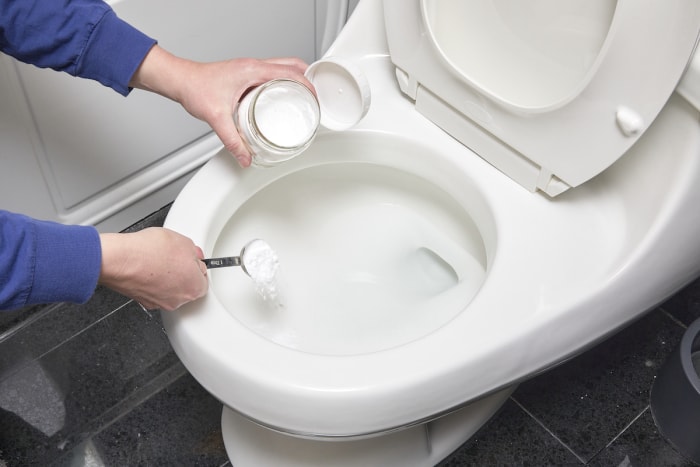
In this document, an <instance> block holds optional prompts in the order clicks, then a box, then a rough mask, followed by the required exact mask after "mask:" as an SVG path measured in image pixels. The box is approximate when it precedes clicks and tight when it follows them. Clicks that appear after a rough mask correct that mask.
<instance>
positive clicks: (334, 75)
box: [234, 58, 370, 167]
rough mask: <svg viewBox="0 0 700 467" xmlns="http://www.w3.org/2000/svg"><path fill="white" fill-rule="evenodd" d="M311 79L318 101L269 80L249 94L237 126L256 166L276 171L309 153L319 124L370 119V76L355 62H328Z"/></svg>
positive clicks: (312, 70) (295, 86) (333, 126)
mask: <svg viewBox="0 0 700 467" xmlns="http://www.w3.org/2000/svg"><path fill="white" fill-rule="evenodd" d="M306 76H307V77H308V79H309V81H311V82H312V83H313V85H314V88H315V89H316V93H317V95H318V98H317V97H316V96H315V95H314V94H313V93H312V92H311V90H309V89H308V88H307V87H306V86H304V85H303V84H301V83H299V82H297V81H293V80H289V79H276V80H272V81H268V82H267V83H265V84H262V85H260V86H258V87H256V88H254V89H252V90H251V91H250V92H249V93H248V94H246V95H245V96H244V97H243V99H241V101H240V103H239V104H238V108H237V109H236V111H235V112H234V122H235V123H236V127H237V128H238V131H239V133H240V134H241V137H242V138H243V141H244V142H245V144H246V145H247V146H248V149H249V150H250V152H251V155H252V163H253V165H254V166H257V167H272V166H275V165H277V164H279V163H281V162H284V161H287V160H289V159H291V158H293V157H295V156H297V155H299V154H301V153H302V152H304V150H306V149H307V148H308V147H309V146H310V145H311V143H312V142H313V140H314V138H315V136H316V133H317V130H318V128H319V126H323V127H325V128H327V129H330V130H344V129H347V128H350V127H352V126H354V125H355V124H357V123H358V122H359V121H360V120H361V119H362V117H364V116H365V114H366V113H367V110H368V109H369V104H370V92H369V84H368V83H367V78H366V77H365V76H364V75H363V74H362V72H361V71H360V70H359V69H357V68H356V67H355V66H354V65H353V64H352V63H348V62H346V61H341V60H339V59H334V58H326V59H323V60H319V61H317V62H315V63H313V64H311V65H310V66H309V68H308V70H307V72H306Z"/></svg>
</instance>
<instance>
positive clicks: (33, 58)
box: [0, 0, 155, 95]
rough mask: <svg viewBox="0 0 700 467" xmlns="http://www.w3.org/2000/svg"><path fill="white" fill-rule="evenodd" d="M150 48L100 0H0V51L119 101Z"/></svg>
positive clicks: (147, 39) (143, 37) (147, 41)
mask: <svg viewBox="0 0 700 467" xmlns="http://www.w3.org/2000/svg"><path fill="white" fill-rule="evenodd" d="M154 43H155V41H154V40H153V39H151V38H150V37H148V36H146V35H145V34H143V33H141V32H140V31H138V30H137V29H135V28H134V27H132V26H130V25H129V24H128V23H126V22H124V21H122V20H121V19H119V18H118V17H117V15H116V14H115V13H114V11H112V9H111V8H110V7H109V5H107V4H106V3H104V2H103V1H101V0H21V1H18V0H0V50H2V51H3V52H5V53H7V54H8V55H11V56H13V57H15V58H17V59H18V60H21V61H23V62H26V63H30V64H33V65H36V66H39V67H42V68H52V69H54V70H57V71H65V72H66V73H69V74H71V75H73V76H80V77H82V78H88V79H94V80H97V81H99V82H100V83H102V84H104V85H105V86H109V87H111V88H113V89H114V90H115V91H117V92H119V93H121V94H123V95H126V94H128V93H129V86H128V83H129V79H130V78H131V76H132V75H133V74H134V71H135V70H136V69H137V67H138V66H139V64H140V63H141V61H142V60H143V58H144V56H145V55H146V53H147V52H148V50H149V49H150V48H151V47H152V46H153V44H154Z"/></svg>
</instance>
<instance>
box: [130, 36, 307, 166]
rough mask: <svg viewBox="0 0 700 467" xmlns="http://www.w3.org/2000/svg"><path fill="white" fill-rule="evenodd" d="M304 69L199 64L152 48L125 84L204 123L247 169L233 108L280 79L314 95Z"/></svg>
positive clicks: (293, 63) (238, 62)
mask: <svg viewBox="0 0 700 467" xmlns="http://www.w3.org/2000/svg"><path fill="white" fill-rule="evenodd" d="M306 68H307V64H306V63H305V62H304V61H302V60H301V59H298V58H275V59H269V60H256V59H252V58H239V59H234V60H227V61H222V62H213V63H200V62H194V61H191V60H185V59H181V58H179V57H176V56H174V55H172V54H170V53H169V52H167V51H166V50H164V49H163V48H161V47H159V46H158V45H155V46H154V47H153V48H152V49H151V50H150V52H149V53H148V54H147V55H146V58H144V60H143V62H142V63H141V66H140V67H139V69H138V70H137V71H136V73H134V76H133V77H132V78H131V82H130V83H129V84H130V86H132V87H135V88H140V89H146V90H149V91H152V92H156V93H158V94H161V95H163V96H165V97H168V98H170V99H172V100H174V101H176V102H179V103H180V104H181V105H182V106H183V107H184V108H185V110H187V111H188V112H189V113H190V114H191V115H193V116H194V117H197V118H199V119H200V120H204V121H205V122H207V123H208V124H209V126H211V128H212V129H213V130H214V132H215V133H216V134H217V136H218V137H219V139H221V142H222V143H223V144H224V146H225V147H226V149H227V150H228V151H229V152H230V153H231V154H233V155H234V156H235V157H236V159H237V160H238V163H239V164H240V165H241V166H242V167H247V166H249V165H250V162H251V155H250V152H249V151H248V148H247V147H246V145H245V144H244V143H243V141H242V140H241V136H240V135H239V134H238V131H237V130H236V126H235V125H234V123H233V112H234V110H235V107H236V104H237V103H238V101H239V100H240V98H241V96H242V95H243V94H244V93H245V92H246V91H247V90H248V89H250V88H252V87H255V86H258V85H260V84H262V83H265V82H267V81H270V80H272V79H278V78H288V79H293V80H296V81H299V82H301V83H303V84H304V85H306V86H307V87H308V88H309V89H311V91H312V92H314V87H313V85H312V84H311V83H310V82H309V81H308V80H307V79H306V77H304V71H306Z"/></svg>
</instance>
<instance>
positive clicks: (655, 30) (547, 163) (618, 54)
mask: <svg viewBox="0 0 700 467" xmlns="http://www.w3.org/2000/svg"><path fill="white" fill-rule="evenodd" d="M519 4H521V2H518V1H517V0H479V1H473V2H471V1H470V2H461V1H458V0H414V1H411V2H406V1H404V0H384V16H385V26H386V32H387V41H388V46H389V50H390V53H391V60H392V62H393V63H394V64H395V65H396V76H397V78H398V82H399V85H400V87H401V90H402V91H403V92H404V93H405V94H407V95H408V96H409V97H410V98H411V99H413V100H415V106H416V109H417V110H419V111H420V112H421V113H423V114H424V115H426V116H427V117H428V118H429V119H431V120H432V121H433V122H434V123H436V124H437V125H438V126H440V127H442V128H443V129H444V130H445V131H447V132H448V133H450V134H451V135H452V136H453V137H455V138H457V139H458V140H459V141H461V142H462V143H463V144H465V145H466V146H467V147H469V148H470V149H472V150H474V151H475V152H476V153H477V154H479V155H480V156H481V157H483V158H484V159H486V160H487V161H489V162H490V163H491V164H492V165H494V166H496V167H497V168H499V169H500V170H501V171H503V172H504V173H506V174H507V175H508V176H510V177H511V178H512V179H514V180H515V181H517V182H518V183H520V184H521V185H523V186H524V187H525V188H527V189H528V190H530V191H535V190H541V191H543V192H545V193H547V194H548V195H550V196H556V195H558V194H559V193H561V192H563V191H566V190H567V189H569V188H570V187H576V186H578V185H580V184H582V183H584V182H586V181H587V180H589V179H591V178H593V177H594V176H595V175H597V174H599V173H600V172H602V171H603V170H605V169H606V168H607V167H609V166H610V165H611V164H612V163H613V162H615V161H616V160H617V159H618V158H619V157H621V156H622V154H624V153H625V152H626V151H627V150H628V149H629V148H630V147H631V146H632V145H633V144H634V143H635V142H636V141H637V140H638V138H639V137H640V136H641V135H642V134H643V133H644V132H645V131H646V129H647V128H648V127H649V125H650V124H651V123H652V122H653V121H654V119H655V118H656V116H657V114H658V112H659V111H660V110H661V108H662V107H663V106H664V105H665V103H666V101H667V100H668V97H669V96H670V95H671V93H672V92H673V90H674V88H675V87H676V85H677V84H678V81H679V79H680V77H681V75H682V74H683V72H684V70H685V68H686V66H687V65H688V62H689V58H690V57H691V56H692V52H693V49H694V47H695V44H696V40H697V37H698V33H699V31H700V5H698V3H697V2H695V1H692V0H674V1H668V2H644V3H640V2H636V1H634V0H618V1H617V2H614V8H613V7H610V6H609V5H610V2H609V1H607V0H601V1H599V2H591V1H588V0H582V1H581V2H559V1H558V0H551V1H550V0H541V1H538V2H535V3H532V2H528V4H527V6H524V5H522V6H521V7H518V5H519ZM555 7H556V8H555ZM581 7H585V8H583V10H586V11H584V12H581V11H577V9H579V10H580V9H581ZM501 9H502V10H507V11H513V10H515V11H517V12H518V15H521V16H522V15H526V19H525V20H524V21H521V18H519V17H517V16H516V17H515V18H513V17H506V16H504V15H502V14H501V13H502V11H501ZM455 12H457V13H455ZM470 19H473V21H472V22H469V20H470ZM535 21H539V23H538V24H537V25H538V27H537V28H533V29H536V30H535V31H532V30H529V31H528V30H523V29H524V28H523V25H528V24H530V23H533V22H535ZM480 22H481V23H483V25H481V24H480ZM462 24H465V26H464V27H459V26H460V25H462ZM444 25H447V26H444ZM547 28H549V30H548V31H545V32H542V31H543V30H545V29H547ZM577 28H578V29H580V30H577ZM601 28H602V29H604V31H603V32H601V31H600V29H601ZM572 30H573V31H574V33H572V32H571V31H572ZM445 31H448V32H445ZM494 31H497V33H494ZM550 33H551V35H550V36H548V35H547V34H550ZM509 34H510V35H512V36H513V37H514V39H513V40H510V39H509V37H508V35H509ZM523 36H525V39H529V40H530V44H529V45H530V47H529V48H526V47H525V46H523V43H524V42H526V41H524V40H523ZM559 39H561V41H563V42H564V44H565V45H564V46H563V47H561V45H560V44H558V43H557V42H558V40H559ZM567 41H568V42H567ZM471 44H475V46H474V47H469V45H471ZM581 44H583V45H581ZM586 44H587V45H588V46H586ZM575 47H579V49H580V50H579V52H580V57H577V59H579V58H580V60H582V61H586V65H585V66H582V67H581V68H583V71H580V72H577V73H573V75H574V76H573V77H572V76H570V75H567V73H568V71H570V69H571V68H573V66H572V63H571V62H574V64H575V62H576V60H574V59H573V58H572V57H570V56H568V55H567V53H566V52H567V51H568V50H569V49H574V48H575ZM484 50H486V51H487V52H486V53H483V51H484ZM480 54H481V55H480ZM523 54H525V55H526V56H527V57H526V59H524V60H521V61H520V62H519V61H518V60H519V58H520V56H521V55H523ZM527 54H529V55H527ZM586 54H588V55H590V57H586V56H585V55H586ZM537 60H539V62H538V63H537V64H536V65H533V66H531V67H530V69H525V68H527V67H528V66H529V65H528V64H529V63H530V62H535V61H537ZM567 67H569V68H567ZM565 68H566V69H565ZM564 69H565V70H564ZM562 70H564V71H562ZM659 70H662V72H659ZM538 73H539V75H538ZM557 73H559V75H557V76H556V79H552V75H556V74H557ZM500 74H503V75H504V76H506V77H507V79H506V80H503V81H504V82H507V83H514V82H515V83H518V86H514V87H511V88H508V87H506V85H505V84H499V83H498V77H499V75H500ZM521 74H522V76H523V78H522V79H521V80H519V79H518V78H516V79H513V76H520V75H521ZM519 81H521V82H519ZM560 81H564V82H566V83H568V84H567V86H564V87H563V90H562V89H560V90H555V91H550V90H549V89H548V88H552V87H555V85H556V84H558V83H559V82H560ZM541 82H544V83H541ZM533 96H538V97H533Z"/></svg>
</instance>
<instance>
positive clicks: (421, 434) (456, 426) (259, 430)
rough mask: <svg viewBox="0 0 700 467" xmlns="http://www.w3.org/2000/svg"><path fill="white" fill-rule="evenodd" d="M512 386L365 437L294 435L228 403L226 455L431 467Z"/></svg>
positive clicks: (290, 464)
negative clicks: (445, 412)
mask: <svg viewBox="0 0 700 467" xmlns="http://www.w3.org/2000/svg"><path fill="white" fill-rule="evenodd" d="M515 388H516V386H511V387H508V388H506V389H502V390H501V391H499V392H496V393H494V394H492V395H490V396H488V397H485V398H483V399H480V400H478V401H476V402H474V403H472V404H470V405H467V406H465V407H463V408H461V409H459V410H457V411H455V412H452V413H450V414H448V415H445V416H443V417H441V418H438V419H436V420H433V421H431V422H428V423H423V424H419V425H415V426H412V427H409V428H405V429H403V430H400V431H395V432H389V433H386V434H379V435H377V436H374V437H369V438H359V439H354V438H353V439H343V438H338V439H332V438H323V439H321V438H318V439H309V438H298V437H295V436H291V435H287V434H283V433H279V432H276V431H273V430H271V429H268V428H265V427H262V426H260V425H258V424H256V423H255V422H253V421H251V420H249V419H248V418H246V417H244V416H242V415H240V414H238V413H237V412H235V411H234V410H232V409H230V408H229V407H227V406H224V409H223V413H222V416H221V429H222V432H223V438H224V444H225V446H226V453H227V454H228V456H229V459H230V460H231V463H232V464H233V465H234V466H236V467H245V466H256V467H260V466H279V465H284V466H287V467H296V466H298V467H302V466H303V467H314V466H319V467H320V466H327V465H329V464H332V465H333V466H340V467H352V466H367V465H382V466H385V467H391V466H397V467H398V466H402V467H403V466H406V465H411V466H426V467H432V466H434V465H435V464H436V463H438V462H439V461H440V460H442V459H444V458H445V457H447V456H448V455H449V454H450V453H451V452H453V451H454V450H456V449H457V448H458V447H459V446H461V445H462V444H463V443H464V442H466V441H467V440H468V439H469V438H470V437H471V436H473V435H474V433H476V431H477V430H478V429H479V428H481V426H482V425H483V424H484V423H486V421H487V420H489V419H490V418H491V417H492V416H493V415H494V414H495V413H496V412H497V411H498V409H499V408H500V407H501V406H502V405H503V404H504V403H505V402H506V400H507V399H508V397H509V396H510V394H511V393H512V392H513V390H515Z"/></svg>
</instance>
